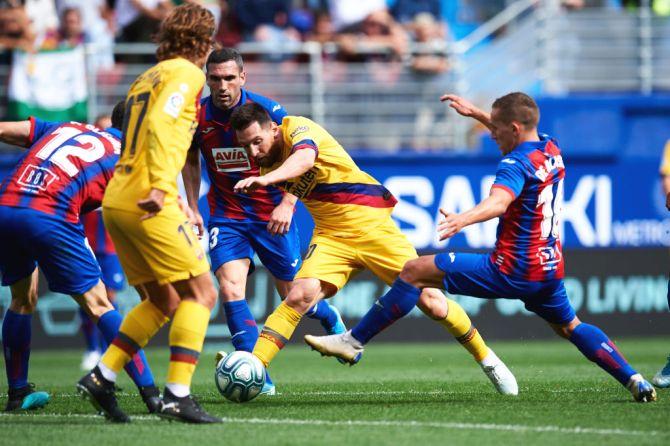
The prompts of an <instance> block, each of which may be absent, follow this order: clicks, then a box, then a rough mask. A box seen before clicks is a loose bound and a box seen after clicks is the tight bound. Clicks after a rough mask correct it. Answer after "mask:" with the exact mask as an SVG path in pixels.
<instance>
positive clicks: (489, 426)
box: [0, 413, 670, 437]
mask: <svg viewBox="0 0 670 446" xmlns="http://www.w3.org/2000/svg"><path fill="white" fill-rule="evenodd" d="M9 417H17V418H91V419H92V418H95V419H99V420H101V421H102V419H103V418H102V417H101V416H99V415H90V414H62V413H26V414H8V413H0V418H9ZM131 418H132V419H133V420H143V421H144V420H156V421H157V420H158V418H157V417H153V416H148V415H138V416H132V417H131ZM222 419H223V421H224V422H226V423H239V424H269V425H287V424H288V425H298V426H303V425H307V426H333V427H342V426H350V427H400V428H438V429H454V430H489V431H506V432H522V433H526V432H530V433H560V434H575V435H584V434H591V435H619V436H628V437H631V436H632V437H636V436H668V435H670V432H662V431H640V430H623V429H602V428H591V427H580V426H577V427H561V426H551V425H549V426H529V425H523V424H494V423H459V422H439V421H402V420H370V421H365V420H319V419H312V420H310V419H298V420H296V419H290V418H231V417H223V418H222Z"/></svg>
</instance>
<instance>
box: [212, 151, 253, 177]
mask: <svg viewBox="0 0 670 446" xmlns="http://www.w3.org/2000/svg"><path fill="white" fill-rule="evenodd" d="M212 158H214V164H215V165H216V170H217V172H241V171H244V170H249V169H251V163H250V162H249V157H248V156H247V152H246V151H245V150H244V149H243V148H242V147H217V148H214V149H212Z"/></svg>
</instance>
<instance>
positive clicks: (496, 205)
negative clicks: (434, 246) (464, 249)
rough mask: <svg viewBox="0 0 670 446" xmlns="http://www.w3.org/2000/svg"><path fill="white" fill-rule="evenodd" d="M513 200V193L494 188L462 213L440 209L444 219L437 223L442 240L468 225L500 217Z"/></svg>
mask: <svg viewBox="0 0 670 446" xmlns="http://www.w3.org/2000/svg"><path fill="white" fill-rule="evenodd" d="M512 201H514V196H513V195H512V194H511V193H509V192H507V191H506V190H504V189H499V188H493V189H492V190H491V195H489V196H488V197H487V198H486V199H484V200H482V202H481V203H479V204H478V205H477V206H475V207H474V208H472V209H470V210H469V211H466V212H463V213H462V214H453V213H449V212H446V211H445V210H444V209H440V213H441V214H442V215H443V216H444V219H443V220H442V221H440V223H439V224H438V225H437V233H438V234H439V236H440V240H445V239H448V238H450V237H453V236H454V235H456V234H458V233H459V232H460V231H461V230H462V229H463V228H465V227H466V226H470V225H472V224H475V223H481V222H483V221H487V220H490V219H492V218H496V217H500V216H501V215H503V214H504V213H505V211H506V210H507V208H508V207H509V205H510V204H511V203H512Z"/></svg>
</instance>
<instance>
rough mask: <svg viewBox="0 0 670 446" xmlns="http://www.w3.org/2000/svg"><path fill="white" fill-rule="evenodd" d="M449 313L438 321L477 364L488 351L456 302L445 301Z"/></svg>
mask: <svg viewBox="0 0 670 446" xmlns="http://www.w3.org/2000/svg"><path fill="white" fill-rule="evenodd" d="M447 303H448V304H449V312H448V313H447V317H446V318H445V319H442V320H441V321H439V323H440V324H442V325H444V327H445V328H446V329H447V331H448V332H449V333H451V334H452V336H454V337H455V338H456V340H457V341H458V342H460V343H461V344H462V345H463V347H465V349H466V350H467V351H469V352H470V354H472V356H473V357H474V358H475V360H476V361H477V362H479V361H481V360H482V359H484V358H485V357H486V355H488V354H489V349H488V347H487V346H486V343H485V342H484V339H483V338H482V335H480V334H479V332H478V331H477V329H476V328H475V326H474V325H472V321H470V318H469V317H468V315H467V314H466V313H465V310H463V307H461V306H460V305H459V304H458V303H457V302H455V301H453V300H451V299H447Z"/></svg>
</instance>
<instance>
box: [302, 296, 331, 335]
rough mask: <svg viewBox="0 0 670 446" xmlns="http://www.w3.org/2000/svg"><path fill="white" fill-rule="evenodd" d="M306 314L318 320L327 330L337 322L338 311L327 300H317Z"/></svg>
mask: <svg viewBox="0 0 670 446" xmlns="http://www.w3.org/2000/svg"><path fill="white" fill-rule="evenodd" d="M305 315H306V316H307V317H309V318H310V319H316V320H318V321H319V322H320V323H321V326H322V327H323V328H324V329H325V330H326V331H328V330H330V329H332V328H333V327H334V326H335V324H337V313H335V311H333V307H332V306H330V304H329V303H328V302H326V301H325V300H321V301H319V302H317V303H316V304H315V305H314V306H313V307H312V308H310V309H309V310H307V313H305Z"/></svg>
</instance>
